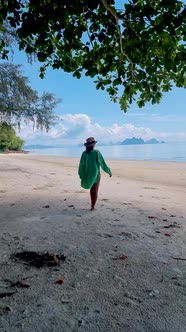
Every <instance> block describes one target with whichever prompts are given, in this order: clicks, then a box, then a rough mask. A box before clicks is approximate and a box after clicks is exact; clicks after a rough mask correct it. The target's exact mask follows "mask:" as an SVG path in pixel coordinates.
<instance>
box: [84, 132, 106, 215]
mask: <svg viewBox="0 0 186 332" xmlns="http://www.w3.org/2000/svg"><path fill="white" fill-rule="evenodd" d="M96 143H97V141H95V139H94V137H89V138H87V140H86V142H85V143H84V146H85V147H86V150H85V151H84V152H83V153H82V156H81V159H80V163H79V171H78V174H79V177H80V179H81V186H82V187H83V188H85V189H90V198H91V211H92V210H94V208H95V205H96V201H97V197H98V189H99V184H100V166H101V168H102V169H103V170H104V171H105V172H106V173H108V174H109V175H110V177H111V176H112V172H111V170H110V168H109V167H108V166H107V165H106V163H105V161H104V158H103V156H102V154H101V152H100V151H98V150H95V149H94V147H95V145H96Z"/></svg>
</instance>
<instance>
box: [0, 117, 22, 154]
mask: <svg viewBox="0 0 186 332" xmlns="http://www.w3.org/2000/svg"><path fill="white" fill-rule="evenodd" d="M23 144H24V141H23V140H22V139H21V138H20V137H18V136H17V135H16V131H15V129H14V128H13V127H12V126H11V125H10V124H8V123H6V122H1V123H0V150H3V151H4V150H13V151H17V150H20V149H21V148H22V146H23Z"/></svg>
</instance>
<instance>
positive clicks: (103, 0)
mask: <svg viewBox="0 0 186 332" xmlns="http://www.w3.org/2000/svg"><path fill="white" fill-rule="evenodd" d="M101 2H102V4H103V6H104V7H105V8H106V10H107V11H108V12H109V13H110V14H111V15H112V16H113V17H114V18H115V20H116V27H117V32H118V35H119V44H120V50H121V54H122V55H123V56H125V57H126V59H127V60H128V62H130V64H131V72H132V76H133V73H134V64H133V62H132V60H131V59H130V58H129V56H128V54H127V53H126V52H125V51H124V48H123V42H122V34H121V29H120V26H119V21H120V20H122V21H123V22H124V23H126V22H125V20H124V19H123V18H120V17H119V16H118V15H117V13H116V12H115V10H114V9H113V8H112V7H110V6H109V5H108V3H107V0H101Z"/></svg>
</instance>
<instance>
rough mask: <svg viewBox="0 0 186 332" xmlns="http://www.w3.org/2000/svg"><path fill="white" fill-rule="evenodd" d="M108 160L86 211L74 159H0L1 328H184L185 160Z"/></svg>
mask: <svg viewBox="0 0 186 332" xmlns="http://www.w3.org/2000/svg"><path fill="white" fill-rule="evenodd" d="M106 162H107V164H108V166H109V167H110V168H111V170H112V172H113V177H112V178H109V176H108V175H107V174H105V173H103V172H102V174H101V185H100V191H99V198H98V203H97V206H96V210H95V211H92V212H91V211H90V199H89V191H86V190H84V189H82V188H81V187H80V180H79V178H78V175H77V169H78V163H79V160H78V159H74V158H63V157H48V156H35V155H31V154H26V155H20V154H14V155H11V154H10V155H3V154H1V155H0V331H1V332H32V331H35V332H98V331H99V332H107V331H108V332H184V331H185V330H186V236H185V234H186V233H185V231H186V163H175V162H174V163H171V162H169V163H164V162H150V161H124V160H111V161H109V160H106ZM24 251H32V252H37V253H40V254H42V253H43V254H44V253H49V254H50V255H51V256H52V257H54V263H56V264H53V266H46V265H44V266H43V267H40V268H38V267H35V266H32V265H30V264H29V263H28V262H27V261H23V260H20V259H16V258H15V256H14V255H15V254H17V253H21V252H24ZM61 255H64V256H65V258H64V259H63V260H61V259H60V257H61ZM64 256H63V257H64ZM56 257H57V260H55V259H56Z"/></svg>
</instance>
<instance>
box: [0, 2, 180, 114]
mask: <svg viewBox="0 0 186 332" xmlns="http://www.w3.org/2000/svg"><path fill="white" fill-rule="evenodd" d="M0 6H1V9H0V20H1V25H2V30H1V31H2V33H1V35H3V26H4V25H3V24H4V23H5V22H8V24H9V25H10V26H11V28H13V29H14V30H15V31H16V35H17V37H18V38H19V41H18V43H19V48H20V49H21V50H25V52H26V53H27V54H35V55H36V57H37V59H38V60H39V61H40V62H42V63H43V64H42V66H41V73H40V75H41V77H43V76H44V72H45V69H46V67H47V66H52V67H53V68H62V69H63V70H64V71H66V72H71V73H72V74H73V76H75V77H77V78H80V77H81V75H82V74H83V75H84V74H85V75H87V76H89V77H91V78H94V79H95V84H96V88H97V89H103V90H104V89H106V91H107V92H108V94H109V95H110V98H111V100H113V101H114V102H117V101H119V102H120V105H121V108H122V109H123V110H124V111H126V110H127V108H128V107H129V105H130V104H131V103H132V102H133V101H134V100H135V98H136V97H137V102H138V105H139V107H142V106H144V105H145V103H147V102H151V103H159V102H160V100H161V97H162V94H163V93H164V92H167V91H169V90H171V88H172V85H173V84H175V85H176V86H177V87H185V85H186V78H185V73H186V61H185V60H186V49H185V41H186V8H185V5H184V2H183V1H179V0H128V1H123V6H122V8H117V1H114V0H94V1H92V0H43V1H34V0H28V1H24V0H14V1H13V0H12V1H10V0H9V1H8V0H6V1H5V0H2V1H1V5H0ZM6 46H7V45H6V43H5V42H4V40H3V38H2V40H1V46H0V52H1V56H2V57H4V58H6V57H7V56H8V55H7V47H6Z"/></svg>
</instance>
